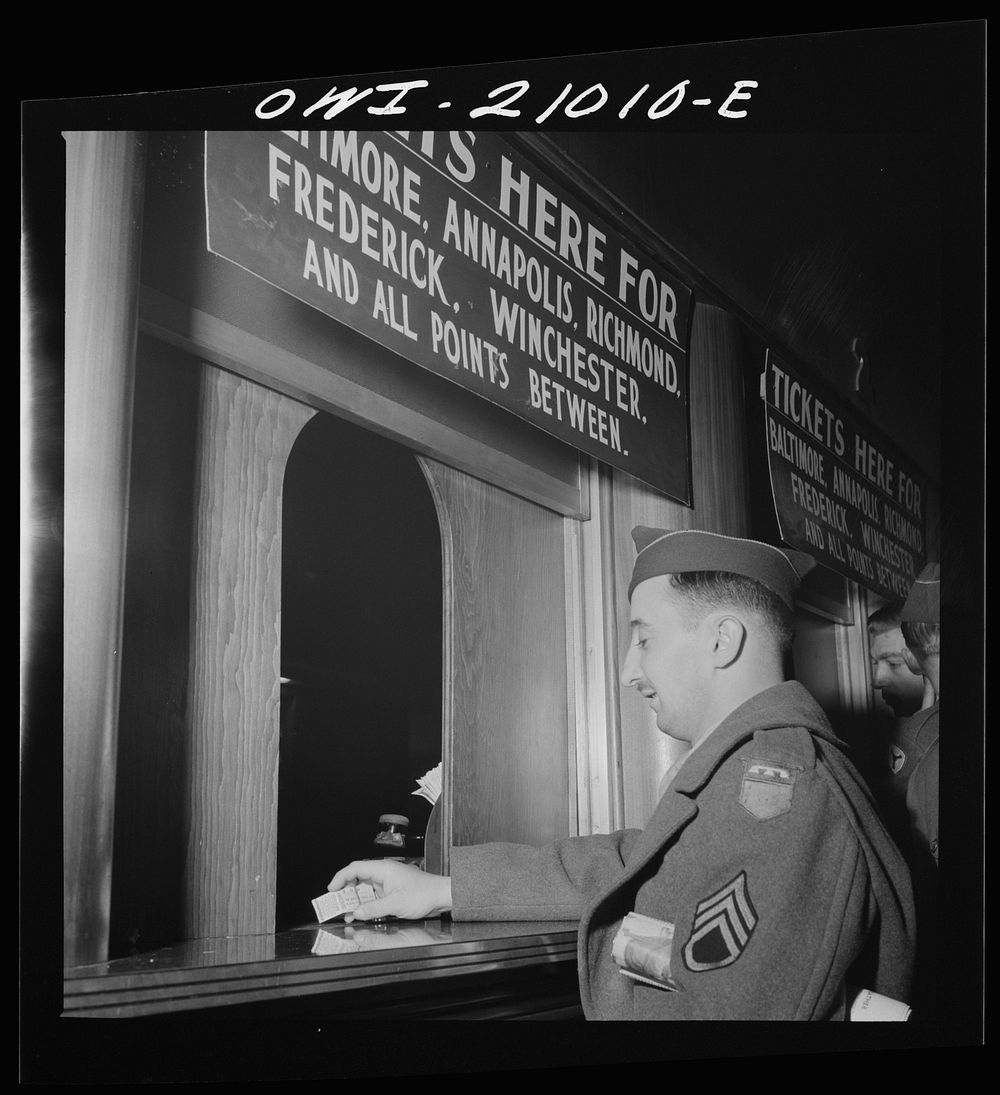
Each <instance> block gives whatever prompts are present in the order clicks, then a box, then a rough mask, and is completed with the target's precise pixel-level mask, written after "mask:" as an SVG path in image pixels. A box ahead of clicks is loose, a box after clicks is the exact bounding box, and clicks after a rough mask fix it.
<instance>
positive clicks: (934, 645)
mask: <svg viewBox="0 0 1000 1095" xmlns="http://www.w3.org/2000/svg"><path fill="white" fill-rule="evenodd" d="M900 619H901V621H902V622H901V623H900V629H901V633H902V636H903V639H904V641H905V643H906V655H907V664H909V665H910V667H911V668H912V669H913V670H914V671H915V672H920V673H922V674H923V675H924V676H925V677H926V678H927V679H928V680H929V681H930V683H931V686H932V687H933V689H934V696H935V698H936V697H937V696H938V695H939V694H940V692H941V567H940V564H938V563H928V564H927V566H925V567H924V569H923V570H922V571H921V572H920V573H919V574H918V575H917V580H916V581H915V582H914V583H913V586H912V587H911V589H910V592H909V594H908V595H907V598H906V603H905V604H904V605H903V608H902V610H901V612H900Z"/></svg>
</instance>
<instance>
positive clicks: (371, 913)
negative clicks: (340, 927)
mask: <svg viewBox="0 0 1000 1095" xmlns="http://www.w3.org/2000/svg"><path fill="white" fill-rule="evenodd" d="M392 905H393V902H392V899H391V898H385V897H380V898H376V899H375V900H374V901H366V902H365V903H364V904H363V905H361V906H359V907H358V908H356V909H355V910H354V911H353V912H352V913H350V914H349V915H350V917H351V921H352V922H356V921H358V920H380V919H381V918H382V917H383V916H392V915H395V914H394V910H393V908H392ZM345 919H346V918H345Z"/></svg>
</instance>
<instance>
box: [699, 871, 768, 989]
mask: <svg viewBox="0 0 1000 1095" xmlns="http://www.w3.org/2000/svg"><path fill="white" fill-rule="evenodd" d="M756 926H757V913H756V911H755V909H754V907H753V904H752V902H751V901H750V894H749V892H748V890H747V876H746V871H740V873H739V874H738V875H737V876H736V877H735V878H734V879H733V880H732V882H728V883H726V885H725V886H723V887H722V889H721V890H717V891H716V892H715V893H714V894H712V895H711V896H710V897H706V898H705V899H704V900H703V901H699V902H698V905H697V907H696V908H695V910H694V922H693V923H692V925H691V938H690V939H688V941H687V943H686V944H685V945H684V952H683V953H684V965H685V966H687V968H688V969H689V970H691V972H692V973H702V972H704V971H705V970H717V969H721V968H722V967H723V966H730V965H732V963H733V962H735V961H736V959H737V958H739V956H740V955H741V954H742V953H743V951H744V950H745V948H746V945H747V943H749V942H750V936H751V935H753V930H754V928H755V927H756Z"/></svg>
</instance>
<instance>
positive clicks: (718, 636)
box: [712, 616, 747, 669]
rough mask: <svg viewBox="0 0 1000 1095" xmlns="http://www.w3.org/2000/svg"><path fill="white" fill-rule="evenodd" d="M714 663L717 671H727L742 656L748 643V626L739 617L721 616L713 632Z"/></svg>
mask: <svg viewBox="0 0 1000 1095" xmlns="http://www.w3.org/2000/svg"><path fill="white" fill-rule="evenodd" d="M713 638H714V642H713V646H712V661H713V664H714V665H715V666H716V668H717V669H725V668H726V666H728V665H732V664H733V662H735V661H736V659H737V658H738V657H739V656H740V653H741V651H742V650H743V646H744V644H745V643H746V641H747V629H746V625H745V624H744V623H743V621H742V620H741V619H739V617H737V616H720V617H718V619H717V620H716V622H715V629H714V632H713Z"/></svg>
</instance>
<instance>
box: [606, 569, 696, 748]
mask: <svg viewBox="0 0 1000 1095" xmlns="http://www.w3.org/2000/svg"><path fill="white" fill-rule="evenodd" d="M629 626H630V629H631V640H630V643H629V648H628V653H627V654H626V656H625V661H624V663H623V665H622V672H621V680H622V683H623V684H624V685H625V686H626V687H629V688H635V689H636V691H637V692H639V694H640V695H642V696H643V697H645V699H647V700H648V701H649V706H650V707H651V708H652V710H653V712H654V714H655V715H656V725H657V727H658V728H659V729H660V730H662V731H663V733H665V734H669V735H670V736H671V737H674V738H679V739H680V740H681V741H695V740H697V739H698V738H699V737H700V735H701V732H702V730H703V729H704V726H703V722H704V715H705V712H706V711H707V710H708V699H709V688H710V674H709V673H708V669H709V662H708V659H706V657H705V650H706V639H705V635H704V634H703V632H704V630H705V626H706V624H705V622H704V621H702V622H697V623H694V625H693V626H692V623H691V621H690V619H689V616H688V614H687V612H686V606H685V604H684V602H682V601H681V600H679V599H678V598H677V597H676V595H675V594H674V593H673V592H672V590H671V589H670V586H669V585H668V583H667V579H666V578H663V577H657V578H649V579H647V580H646V581H645V582H640V583H639V585H637V586H636V587H635V590H634V591H633V593H632V602H631V606H630V619H629Z"/></svg>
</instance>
